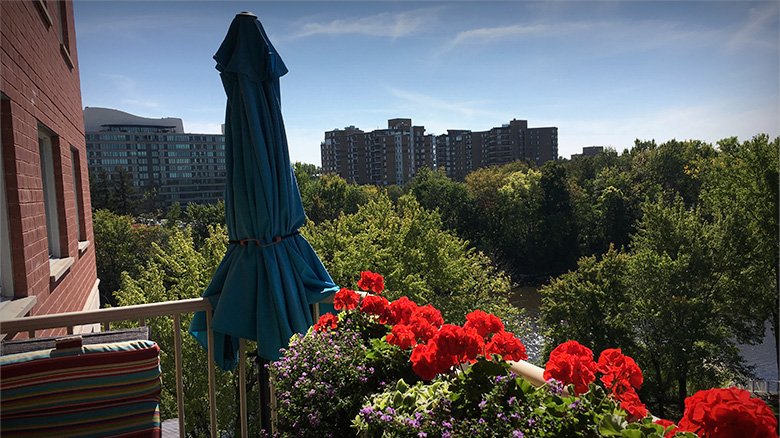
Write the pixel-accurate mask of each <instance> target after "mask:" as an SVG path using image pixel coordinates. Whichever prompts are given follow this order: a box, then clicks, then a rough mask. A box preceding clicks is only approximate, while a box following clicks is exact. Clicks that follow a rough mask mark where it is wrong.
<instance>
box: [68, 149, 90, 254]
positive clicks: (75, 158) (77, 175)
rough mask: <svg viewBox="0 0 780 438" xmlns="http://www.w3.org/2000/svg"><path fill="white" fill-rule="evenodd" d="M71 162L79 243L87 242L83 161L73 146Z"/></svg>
mask: <svg viewBox="0 0 780 438" xmlns="http://www.w3.org/2000/svg"><path fill="white" fill-rule="evenodd" d="M70 162H71V167H72V168H73V198H74V199H75V201H76V223H77V224H78V238H79V242H81V241H83V240H85V238H86V235H87V232H86V223H85V221H84V212H85V211H86V209H85V208H83V207H84V206H83V205H82V204H83V200H84V193H83V192H82V184H81V182H82V180H81V159H80V158H79V151H78V150H77V149H76V148H74V147H73V146H71V148H70Z"/></svg>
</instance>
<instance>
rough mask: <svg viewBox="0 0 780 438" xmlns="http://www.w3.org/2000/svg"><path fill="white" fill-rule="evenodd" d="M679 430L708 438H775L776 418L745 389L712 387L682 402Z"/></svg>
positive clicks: (761, 402) (760, 401) (759, 400)
mask: <svg viewBox="0 0 780 438" xmlns="http://www.w3.org/2000/svg"><path fill="white" fill-rule="evenodd" d="M678 429H679V430H680V431H684V432H694V433H696V434H697V435H699V436H707V438H737V437H739V438H765V437H767V438H768V437H774V438H776V437H777V433H776V432H775V431H776V430H777V418H775V416H774V414H773V413H772V410H771V409H770V408H769V406H767V404H766V403H765V402H764V401H763V400H761V399H759V398H751V397H750V393H749V392H748V391H745V390H744V389H738V388H725V389H721V388H713V389H708V390H706V391H699V392H697V393H696V394H694V395H692V396H690V397H688V398H686V399H685V412H684V414H683V418H682V420H680V423H679V424H678Z"/></svg>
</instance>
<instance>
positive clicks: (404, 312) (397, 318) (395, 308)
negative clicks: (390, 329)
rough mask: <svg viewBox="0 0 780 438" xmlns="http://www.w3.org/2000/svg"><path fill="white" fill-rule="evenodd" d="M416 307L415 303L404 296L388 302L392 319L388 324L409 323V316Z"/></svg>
mask: <svg viewBox="0 0 780 438" xmlns="http://www.w3.org/2000/svg"><path fill="white" fill-rule="evenodd" d="M416 309H417V303H415V302H414V301H412V300H410V299H409V298H406V297H401V298H399V299H397V300H395V301H393V302H392V303H390V311H391V312H392V320H391V321H389V323H390V324H409V318H410V317H411V316H412V313H414V311H415V310H416Z"/></svg>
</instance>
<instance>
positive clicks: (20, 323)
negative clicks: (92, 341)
mask: <svg viewBox="0 0 780 438" xmlns="http://www.w3.org/2000/svg"><path fill="white" fill-rule="evenodd" d="M328 302H333V297H332V296H331V297H329V298H327V299H326V300H323V301H322V303H328ZM195 312H206V330H207V331H208V342H207V344H208V347H207V355H208V360H207V362H208V383H209V390H208V392H209V417H210V428H211V430H210V432H211V436H212V438H216V437H217V436H218V434H217V430H218V429H217V409H216V384H215V370H214V360H213V356H212V351H213V349H214V336H213V333H212V331H211V317H212V308H211V304H210V303H209V301H208V300H207V299H205V298H192V299H186V300H178V301H166V302H160V303H150V304H139V305H134V306H123V307H112V308H107V309H97V310H85V311H80V312H69V313H58V314H52V315H39V316H28V317H22V318H15V319H10V320H6V321H3V322H2V323H0V333H3V334H9V335H13V334H16V333H24V332H27V334H28V336H29V337H30V338H35V337H36V336H35V335H36V332H37V331H40V330H47V329H58V328H60V329H61V328H66V329H67V332H68V333H69V334H72V333H73V328H74V327H75V326H82V325H89V324H101V325H102V327H103V330H104V331H108V330H110V328H111V323H113V322H120V321H138V324H139V326H144V325H146V321H147V319H149V318H154V317H160V316H173V326H174V327H175V329H174V357H175V366H176V371H175V374H176V402H177V409H178V422H179V436H180V437H181V438H184V436H185V428H184V420H185V419H184V399H183V392H184V391H183V377H182V374H183V370H182V339H181V324H180V316H181V315H182V314H189V313H195ZM319 315H320V309H319V303H318V304H313V305H312V316H313V317H314V319H315V320H316V319H317V318H319ZM238 365H239V404H240V411H241V415H240V418H241V436H242V438H246V437H247V436H248V424H247V422H248V421H247V419H248V415H247V395H246V345H245V340H244V339H241V340H240V341H239V360H238ZM510 369H511V370H512V371H513V372H515V373H516V374H518V375H520V376H522V377H524V378H525V379H526V380H528V381H529V382H530V383H532V384H533V385H535V386H541V385H543V384H544V383H545V380H544V377H543V373H544V370H543V369H542V368H540V367H538V366H536V365H533V364H530V363H528V362H525V361H518V362H513V361H510ZM271 391H272V392H273V389H271ZM271 398H272V399H273V395H271ZM271 403H273V401H272V402H271ZM274 413H275V412H273V411H272V415H273V414H274ZM272 427H273V422H272Z"/></svg>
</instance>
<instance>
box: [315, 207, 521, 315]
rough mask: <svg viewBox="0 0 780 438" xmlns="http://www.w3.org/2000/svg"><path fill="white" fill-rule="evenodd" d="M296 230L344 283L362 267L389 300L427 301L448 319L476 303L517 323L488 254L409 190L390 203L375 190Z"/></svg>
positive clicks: (502, 280)
mask: <svg viewBox="0 0 780 438" xmlns="http://www.w3.org/2000/svg"><path fill="white" fill-rule="evenodd" d="M301 233H302V234H303V235H304V236H305V237H306V238H307V239H308V240H309V242H310V243H311V245H312V247H313V248H314V249H315V250H316V251H317V254H318V255H319V256H320V258H321V259H322V261H323V263H324V265H325V267H326V268H327V269H328V272H329V273H330V274H331V276H332V277H333V280H334V281H335V282H336V284H339V285H341V286H342V287H352V288H354V287H355V285H356V282H357V280H359V274H360V272H361V271H366V270H368V271H373V272H378V273H380V274H382V275H383V276H384V277H385V284H386V288H387V292H386V295H387V298H388V299H391V300H392V299H396V298H399V297H401V296H407V297H409V299H411V300H414V301H416V302H417V303H419V304H426V303H431V304H433V305H434V306H436V307H437V308H438V309H440V310H441V311H442V314H443V315H444V316H445V319H446V320H448V321H451V322H453V323H462V322H464V321H465V316H466V313H468V312H470V311H471V310H474V309H476V308H479V309H482V310H484V311H486V312H494V313H496V314H497V315H500V316H503V319H505V320H506V321H510V324H512V322H511V321H515V322H517V312H516V311H515V310H513V308H512V306H511V305H510V304H509V303H508V300H507V298H508V294H509V282H508V279H507V278H506V277H505V276H504V275H503V274H502V273H501V272H499V271H497V270H495V269H494V268H493V267H492V265H491V263H490V260H489V259H488V258H487V257H485V256H484V255H483V254H481V253H478V252H476V251H474V250H473V249H469V248H468V245H467V243H466V242H465V241H463V240H461V239H459V238H458V237H456V236H455V235H454V234H452V233H451V232H448V231H446V230H444V229H442V225H441V219H440V217H439V215H438V214H437V213H436V212H433V211H430V210H426V209H424V208H422V207H420V205H419V204H418V203H417V202H416V201H415V199H414V198H413V197H410V196H404V197H402V198H400V199H399V201H398V204H397V205H394V204H393V203H392V202H391V201H390V199H389V198H388V197H387V196H386V195H384V194H380V195H379V196H378V197H377V199H372V200H370V201H369V202H368V203H367V204H364V205H361V206H360V207H359V208H358V211H357V212H356V213H354V214H349V215H343V216H341V217H339V218H338V219H336V220H334V221H325V222H323V223H320V224H314V223H312V222H308V223H307V224H306V226H304V227H303V228H302V229H301ZM514 326H515V327H517V325H516V323H515V324H514Z"/></svg>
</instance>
